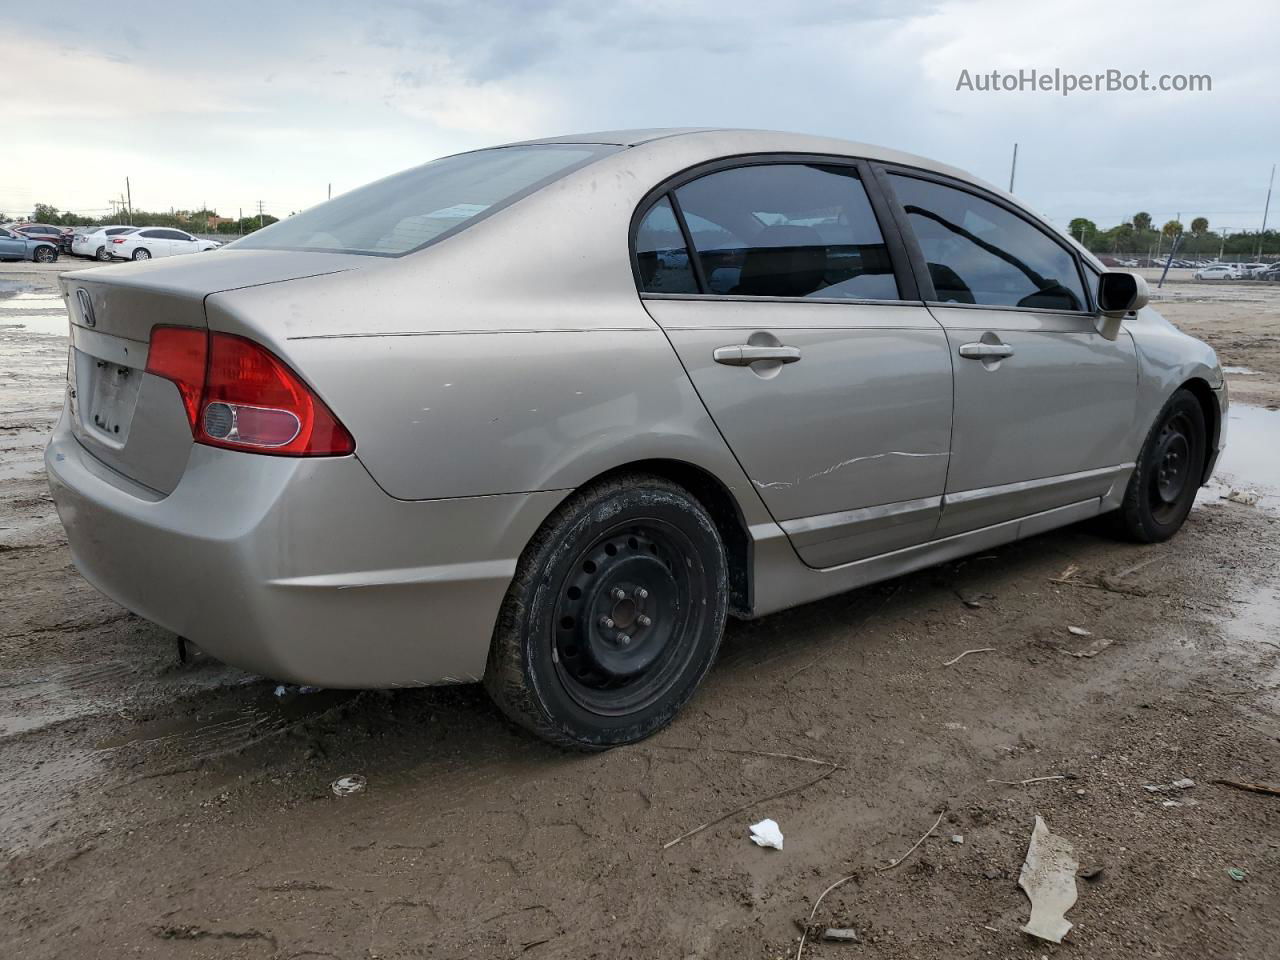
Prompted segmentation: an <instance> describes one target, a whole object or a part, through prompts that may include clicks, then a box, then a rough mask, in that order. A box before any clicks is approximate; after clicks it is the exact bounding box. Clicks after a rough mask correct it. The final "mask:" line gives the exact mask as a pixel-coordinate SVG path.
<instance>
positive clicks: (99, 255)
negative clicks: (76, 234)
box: [93, 247, 111, 263]
mask: <svg viewBox="0 0 1280 960" xmlns="http://www.w3.org/2000/svg"><path fill="white" fill-rule="evenodd" d="M93 259H95V260H97V261H98V262H99V263H106V262H107V261H109V260H110V259H111V254H109V253H107V248H106V247H99V248H98V249H97V250H96V251H95V252H94V254H93Z"/></svg>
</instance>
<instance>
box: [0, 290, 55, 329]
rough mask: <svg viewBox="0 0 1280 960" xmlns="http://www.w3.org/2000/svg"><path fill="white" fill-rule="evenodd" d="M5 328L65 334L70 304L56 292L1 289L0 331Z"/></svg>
mask: <svg viewBox="0 0 1280 960" xmlns="http://www.w3.org/2000/svg"><path fill="white" fill-rule="evenodd" d="M5 331H19V332H22V333H36V334H44V335H48V336H55V337H65V336H66V335H67V305H66V303H65V302H64V301H63V299H62V298H61V297H59V296H57V295H55V294H51V293H47V292H36V291H33V290H25V289H22V288H18V289H17V291H16V292H14V293H12V294H10V293H9V291H8V290H7V289H4V288H0V333H3V332H5Z"/></svg>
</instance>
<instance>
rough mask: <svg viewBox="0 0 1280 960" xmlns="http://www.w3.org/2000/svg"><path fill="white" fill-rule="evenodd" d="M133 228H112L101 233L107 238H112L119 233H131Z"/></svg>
mask: <svg viewBox="0 0 1280 960" xmlns="http://www.w3.org/2000/svg"><path fill="white" fill-rule="evenodd" d="M134 229H135V228H134V227H112V228H111V229H110V230H105V231H103V232H104V233H106V235H107V236H108V237H114V236H117V235H118V234H121V233H133V232H134Z"/></svg>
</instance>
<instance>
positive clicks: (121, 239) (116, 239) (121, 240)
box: [111, 237, 124, 243]
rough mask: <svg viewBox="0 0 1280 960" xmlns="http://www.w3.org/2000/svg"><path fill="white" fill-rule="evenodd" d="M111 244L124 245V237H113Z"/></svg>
mask: <svg viewBox="0 0 1280 960" xmlns="http://www.w3.org/2000/svg"><path fill="white" fill-rule="evenodd" d="M111 242H112V243H124V237H112V238H111Z"/></svg>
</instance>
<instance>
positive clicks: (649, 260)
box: [636, 197, 698, 293]
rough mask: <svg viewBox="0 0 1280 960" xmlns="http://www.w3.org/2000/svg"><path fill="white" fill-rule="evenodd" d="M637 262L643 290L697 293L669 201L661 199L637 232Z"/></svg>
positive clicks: (650, 209)
mask: <svg viewBox="0 0 1280 960" xmlns="http://www.w3.org/2000/svg"><path fill="white" fill-rule="evenodd" d="M636 265H637V268H638V270H639V273H640V289H641V290H643V291H644V292H645V293H697V292H698V282H697V280H696V279H695V278H694V275H693V264H692V263H690V262H689V250H688V248H687V247H686V246H685V243H684V235H683V234H682V233H681V232H680V224H679V223H678V222H677V221H676V215H675V211H674V210H672V208H671V201H670V200H668V199H667V198H666V197H663V198H662V199H660V200H659V201H658V202H657V203H655V204H654V205H653V206H652V207H650V208H649V212H648V213H646V214H645V216H644V219H643V220H641V221H640V227H639V229H638V230H637V231H636Z"/></svg>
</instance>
